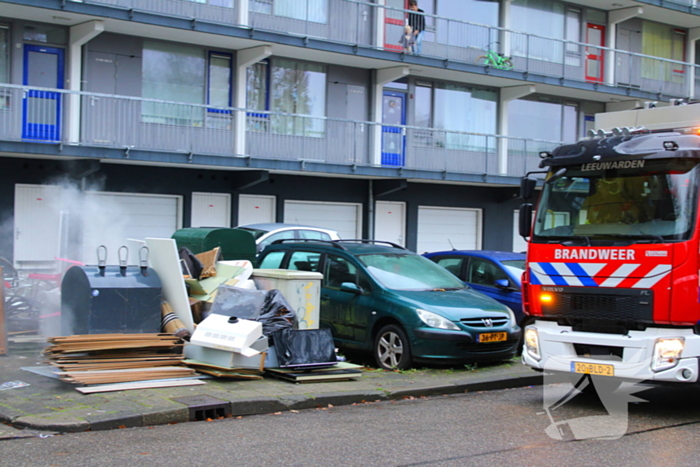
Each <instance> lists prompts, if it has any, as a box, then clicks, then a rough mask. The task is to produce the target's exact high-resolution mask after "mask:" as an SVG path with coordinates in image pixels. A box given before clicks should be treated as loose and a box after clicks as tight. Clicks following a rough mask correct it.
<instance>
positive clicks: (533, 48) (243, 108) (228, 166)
mask: <svg viewBox="0 0 700 467" xmlns="http://www.w3.org/2000/svg"><path fill="white" fill-rule="evenodd" d="M419 8H421V9H422V10H423V13H422V14H423V19H424V21H423V23H424V27H425V29H424V30H423V31H422V33H421V39H422V41H421V42H422V43H421V47H420V50H413V51H410V50H404V49H403V48H402V46H401V45H400V38H401V35H402V34H403V32H404V26H405V25H406V24H409V23H411V21H409V15H410V14H411V13H410V12H409V11H408V10H407V9H408V0H366V1H361V0H3V1H0V255H1V256H5V257H8V258H12V259H13V261H14V262H15V264H16V265H17V266H18V267H20V268H32V269H37V268H50V267H53V266H54V258H56V257H64V258H71V259H76V260H82V261H86V262H88V263H91V262H94V261H95V258H94V251H95V248H96V247H97V246H98V245H100V244H105V245H108V246H109V249H110V251H112V252H113V253H112V255H113V257H112V258H109V259H108V262H110V263H115V262H116V261H117V258H116V251H117V248H118V247H119V245H121V244H132V243H133V240H134V239H136V240H138V239H142V238H144V237H148V236H156V237H157V236H167V237H169V236H170V235H171V234H172V233H173V232H174V231H175V230H177V229H179V228H182V227H188V226H195V227H196V226H235V225H240V224H246V223H253V222H291V223H302V224H310V225H318V226H322V227H327V228H333V229H336V230H338V231H339V232H340V234H341V236H342V237H344V238H376V239H382V240H388V241H392V242H395V243H398V244H401V245H404V246H406V247H407V248H409V249H411V250H415V251H418V252H424V251H431V250H437V249H449V248H453V247H454V248H459V249H498V250H516V251H520V250H522V249H523V248H524V243H523V241H522V239H520V238H519V237H518V236H517V234H516V233H515V231H516V227H515V222H514V219H515V217H516V215H517V209H518V206H519V204H520V200H518V199H517V192H518V185H519V178H520V177H521V176H522V175H524V174H525V173H526V172H528V171H533V170H537V168H538V164H539V152H540V151H543V150H548V149H552V148H553V147H555V146H556V145H558V144H561V143H562V142H572V141H575V140H577V139H578V138H580V137H583V136H584V135H585V133H586V131H587V130H588V129H590V128H593V126H594V122H593V119H594V116H595V114H596V113H600V112H605V111H609V110H620V109H626V108H634V107H637V106H640V105H645V102H652V101H653V102H657V103H658V104H657V105H666V104H667V103H668V102H670V101H671V100H672V99H680V98H694V97H695V96H696V94H698V89H700V88H699V87H698V80H697V78H696V74H697V71H696V68H697V67H696V63H698V55H697V53H696V46H695V44H696V40H697V39H698V37H700V35H699V34H700V33H699V31H700V8H698V7H696V5H695V0H687V1H684V0H676V1H671V0H647V1H642V0H638V1H631V0H617V1H616V2H611V1H603V0H587V1H569V2H559V1H549V0H489V1H487V0H419ZM412 24H415V23H412ZM499 54H500V55H499ZM506 58H508V59H507V60H506ZM130 242H131V243H130ZM133 245H138V242H136V243H133ZM133 256H135V253H132V257H133ZM110 260H111V261H110ZM133 262H135V260H134V259H133V258H132V259H130V260H129V263H133Z"/></svg>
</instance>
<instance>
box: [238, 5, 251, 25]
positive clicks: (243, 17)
mask: <svg viewBox="0 0 700 467" xmlns="http://www.w3.org/2000/svg"><path fill="white" fill-rule="evenodd" d="M249 11H250V3H249V1H248V0H237V1H236V17H237V21H238V24H239V25H240V26H248V24H249V22H250V18H249V16H248V12H249Z"/></svg>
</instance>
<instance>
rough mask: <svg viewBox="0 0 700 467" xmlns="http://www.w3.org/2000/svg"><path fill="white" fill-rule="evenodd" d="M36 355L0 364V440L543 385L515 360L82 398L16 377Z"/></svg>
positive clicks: (38, 361) (53, 383)
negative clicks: (331, 379)
mask: <svg viewBox="0 0 700 467" xmlns="http://www.w3.org/2000/svg"><path fill="white" fill-rule="evenodd" d="M46 365H47V363H46V362H45V361H44V360H43V358H42V357H41V355H40V347H37V348H36V349H31V350H28V349H24V350H22V351H21V353H18V352H14V353H10V355H6V356H0V375H1V376H0V388H2V385H3V383H11V382H21V383H26V384H27V386H22V387H12V388H11V389H4V390H0V422H3V424H0V439H3V438H5V439H7V438H18V437H31V436H48V435H51V434H54V433H64V432H79V431H88V430H93V431H94V430H109V429H115V428H128V427H138V426H150V425H160V424H167V423H183V422H188V421H195V420H202V419H206V418H217V417H220V416H224V417H227V416H234V417H236V416H242V415H253V414H266V413H275V412H282V411H287V410H302V409H310V408H318V407H328V406H329V405H331V406H339V405H349V404H354V403H362V402H374V401H380V400H396V399H405V398H411V397H421V396H433V395H442V394H456V393H464V392H472V391H484V390H492V389H506V388H513V387H522V386H530V385H539V384H542V375H541V374H538V373H536V372H534V371H533V370H531V369H530V368H528V367H525V366H523V365H522V364H521V363H520V361H519V360H517V359H516V360H513V361H512V362H510V363H505V364H500V365H493V366H483V367H477V369H475V370H469V369H467V368H462V367H458V366H455V367H454V368H427V369H426V368H422V369H417V370H405V371H382V370H376V369H369V368H367V369H365V371H364V372H363V375H362V377H360V378H358V379H356V380H351V381H343V382H340V381H338V382H325V383H304V384H296V383H291V382H287V381H282V380H278V379H275V378H272V377H267V376H266V377H265V378H264V379H262V380H254V381H234V380H226V379H216V378H212V379H205V380H203V381H206V384H204V385H201V386H190V387H188V386H184V387H173V388H158V389H139V390H130V391H120V392H105V393H97V394H81V393H79V392H77V391H76V390H75V389H74V388H75V386H74V385H72V384H69V383H65V382H62V381H60V380H57V379H53V378H50V377H47V376H42V375H39V374H35V373H33V372H30V371H26V370H23V369H22V368H27V367H40V366H46Z"/></svg>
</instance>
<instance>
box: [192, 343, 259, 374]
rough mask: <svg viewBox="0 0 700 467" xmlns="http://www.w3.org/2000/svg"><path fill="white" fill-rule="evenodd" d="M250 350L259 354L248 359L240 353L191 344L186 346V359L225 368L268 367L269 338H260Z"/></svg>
mask: <svg viewBox="0 0 700 467" xmlns="http://www.w3.org/2000/svg"><path fill="white" fill-rule="evenodd" d="M250 348H251V349H254V350H256V351H257V352H259V353H258V354H256V355H253V356H250V357H246V356H245V355H242V354H240V353H238V352H231V351H228V350H220V349H212V348H210V347H203V346H201V345H197V344H192V343H189V344H187V345H185V357H186V358H188V359H191V360H197V361H200V362H205V363H209V364H210V365H216V366H220V367H223V368H255V369H259V370H262V368H263V367H264V366H267V365H266V363H267V358H266V355H267V354H266V353H265V352H266V351H267V350H268V348H269V346H268V340H267V337H265V336H262V337H260V338H259V339H258V340H257V341H255V342H254V343H253V344H252V345H251V346H250Z"/></svg>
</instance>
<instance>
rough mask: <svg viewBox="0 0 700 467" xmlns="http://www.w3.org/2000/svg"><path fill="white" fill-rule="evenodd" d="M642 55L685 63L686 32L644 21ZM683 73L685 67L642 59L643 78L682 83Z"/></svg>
mask: <svg viewBox="0 0 700 467" xmlns="http://www.w3.org/2000/svg"><path fill="white" fill-rule="evenodd" d="M642 54H644V55H652V56H654V57H659V58H667V59H670V60H677V61H679V62H684V61H685V31H682V30H679V29H675V28H674V27H673V26H669V25H667V24H660V23H652V22H650V21H644V22H643V23H642ZM683 73H684V70H683V67H682V66H681V65H679V64H677V63H665V62H664V63H660V62H659V61H658V60H654V59H651V58H643V59H642V78H646V79H654V80H659V81H674V80H675V81H680V80H682V79H683ZM674 78H675V79H674Z"/></svg>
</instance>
